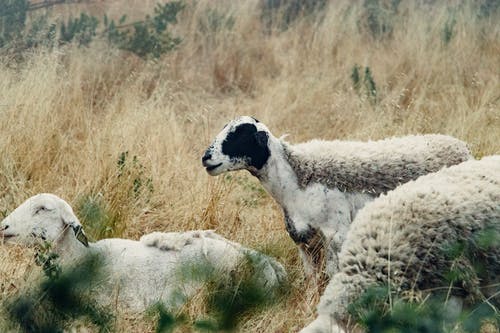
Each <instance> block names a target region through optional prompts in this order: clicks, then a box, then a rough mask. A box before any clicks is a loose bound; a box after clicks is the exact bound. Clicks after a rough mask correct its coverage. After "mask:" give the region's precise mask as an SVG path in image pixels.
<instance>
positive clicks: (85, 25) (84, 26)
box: [59, 13, 99, 46]
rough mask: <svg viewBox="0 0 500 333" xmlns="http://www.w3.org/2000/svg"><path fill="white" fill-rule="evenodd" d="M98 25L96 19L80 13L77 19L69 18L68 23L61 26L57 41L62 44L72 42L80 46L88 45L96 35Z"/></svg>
mask: <svg viewBox="0 0 500 333" xmlns="http://www.w3.org/2000/svg"><path fill="white" fill-rule="evenodd" d="M98 25H99V20H98V19H97V18H96V17H94V16H90V15H87V14H85V13H81V14H80V17H79V18H75V19H73V18H70V19H69V20H68V23H66V24H65V23H63V24H62V25H61V32H60V34H59V41H60V42H63V43H67V42H71V41H74V42H76V43H77V44H78V45H80V46H82V45H89V43H90V42H91V41H92V39H93V38H94V37H95V36H96V35H97V32H96V29H97V26H98Z"/></svg>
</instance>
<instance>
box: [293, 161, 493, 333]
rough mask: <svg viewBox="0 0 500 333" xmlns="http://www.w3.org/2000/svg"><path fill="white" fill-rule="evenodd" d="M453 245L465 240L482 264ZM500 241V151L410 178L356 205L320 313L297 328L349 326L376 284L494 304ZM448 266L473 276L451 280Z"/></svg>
mask: <svg viewBox="0 0 500 333" xmlns="http://www.w3.org/2000/svg"><path fill="white" fill-rule="evenodd" d="M485 236H488V238H487V239H489V241H485V240H484V239H485V238H484V237H485ZM481 237H482V238H483V240H482V241H481ZM457 244H468V246H469V249H470V251H472V252H471V253H473V260H474V264H478V263H481V264H483V265H484V266H483V267H484V270H478V271H476V270H475V269H474V268H473V267H474V266H473V265H472V263H471V262H470V261H469V260H470V257H468V256H467V255H460V256H457V255H455V256H450V253H449V251H448V252H447V251H446V248H450V246H454V245H457ZM499 245H500V155H497V156H492V157H487V158H483V159H482V160H479V161H478V160H472V161H468V162H464V163H462V164H459V165H456V166H452V167H449V168H445V169H442V170H440V171H439V172H437V173H434V174H429V175H426V176H423V177H421V178H419V179H417V180H416V181H411V182H408V183H406V184H404V185H402V186H400V187H399V188H397V189H395V190H394V191H391V192H388V193H387V194H386V195H382V196H381V197H379V198H378V199H376V200H374V201H373V202H371V203H368V204H367V205H366V206H365V207H364V208H363V209H361V210H360V212H359V213H358V215H357V217H356V218H355V219H354V221H353V223H352V226H351V228H350V229H349V232H348V234H347V237H346V240H345V242H344V245H343V247H342V250H341V252H340V255H339V258H340V262H339V267H340V268H339V272H338V273H336V274H335V275H334V276H333V277H332V279H331V281H330V283H329V285H328V286H327V288H326V290H325V292H324V294H323V296H322V297H321V300H320V304H319V306H318V317H317V319H316V320H315V321H313V322H312V323H311V324H310V325H309V326H307V327H306V328H304V329H303V330H302V331H301V332H302V333H320V332H332V331H333V332H335V331H341V329H346V330H350V329H352V328H353V324H352V321H353V320H352V319H353V318H350V317H349V314H348V306H349V304H352V302H353V301H355V300H356V299H357V298H359V296H360V295H361V294H362V293H363V292H364V291H365V290H367V289H368V288H369V287H371V286H377V285H378V286H390V287H391V289H392V290H399V291H400V292H404V291H405V290H413V291H414V292H415V291H417V292H424V293H425V292H427V293H429V292H431V291H433V292H436V291H438V290H442V291H443V290H444V293H447V292H451V295H454V297H455V299H458V300H459V301H460V302H458V304H460V303H464V301H465V304H466V305H467V304H468V303H473V302H477V301H481V300H484V297H487V298H489V300H488V302H489V303H490V304H491V305H495V306H497V307H498V306H499V305H500V288H499V282H500V246H499ZM452 267H454V269H455V270H458V271H461V272H468V273H469V274H471V277H470V278H468V279H464V281H457V282H455V283H453V284H452V285H450V282H447V281H446V278H445V276H446V273H447V272H450V270H451V268H452ZM487 286H488V287H487ZM424 295H425V294H424ZM350 321H351V323H350Z"/></svg>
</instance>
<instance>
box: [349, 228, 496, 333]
mask: <svg viewBox="0 0 500 333" xmlns="http://www.w3.org/2000/svg"><path fill="white" fill-rule="evenodd" d="M499 245H500V232H499V230H498V228H496V227H491V228H485V229H483V230H481V231H478V232H474V233H473V234H472V235H471V236H470V237H469V238H468V239H467V240H465V241H459V242H450V243H449V244H446V246H444V247H443V249H442V251H444V255H445V256H446V258H447V259H448V260H450V264H451V265H450V269H449V271H447V272H443V283H447V284H448V285H449V288H447V289H444V290H435V291H433V293H432V294H429V295H428V297H427V298H426V299H425V301H423V302H418V303H417V302H415V303H413V302H410V301H408V298H407V297H403V296H402V295H403V294H402V293H400V291H399V290H394V289H391V290H389V289H388V288H387V287H383V286H380V285H375V286H372V287H371V288H368V289H367V290H366V291H365V293H363V294H362V295H361V296H360V297H359V298H358V299H357V300H356V301H354V302H353V303H351V304H350V306H349V307H348V311H349V313H350V315H351V316H353V318H354V319H355V320H356V321H357V322H358V323H359V324H361V325H362V326H363V327H365V328H367V330H368V331H369V332H375V333H378V332H380V333H382V332H384V333H385V332H390V333H399V332H401V333H403V332H405V333H412V332H415V333H417V332H418V333H425V332H429V333H430V332H432V333H448V332H454V331H456V330H455V328H456V327H457V326H458V327H460V329H461V330H460V331H461V332H462V331H463V332H467V333H473V332H479V331H480V329H481V326H482V324H483V323H484V322H492V323H494V324H496V325H497V326H498V325H500V315H499V314H498V310H497V309H496V308H495V306H494V304H495V300H494V299H492V300H490V302H485V301H484V297H475V298H472V299H471V298H470V297H468V302H469V303H471V304H470V305H469V306H468V308H467V309H466V310H463V311H461V312H460V311H456V310H457V309H456V308H453V306H447V300H448V299H449V296H450V295H449V294H448V292H449V291H450V290H451V288H453V287H454V286H456V287H457V288H461V289H462V288H463V289H465V290H466V291H468V292H470V293H475V292H476V290H474V287H476V285H477V284H478V281H477V279H478V277H479V278H480V279H481V278H485V279H486V278H487V275H488V274H491V272H487V271H486V270H485V266H484V263H483V261H484V260H483V259H484V258H482V257H481V253H488V252H490V251H493V250H494V249H497V248H498V246H499ZM485 281H487V280H485ZM477 292H478V293H480V291H479V290H477ZM469 296H476V295H469ZM389 297H390V299H389ZM495 305H497V304H495Z"/></svg>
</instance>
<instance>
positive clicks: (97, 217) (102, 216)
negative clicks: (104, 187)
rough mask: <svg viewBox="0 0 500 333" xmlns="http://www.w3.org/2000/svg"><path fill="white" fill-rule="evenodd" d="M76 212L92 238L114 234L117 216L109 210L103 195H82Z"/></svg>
mask: <svg viewBox="0 0 500 333" xmlns="http://www.w3.org/2000/svg"><path fill="white" fill-rule="evenodd" d="M76 212H77V215H78V216H79V217H80V220H81V221H82V223H83V224H84V225H85V229H86V230H87V232H88V234H89V235H91V236H92V238H94V239H102V238H108V237H112V236H114V234H115V224H116V222H117V221H116V217H115V216H114V215H113V214H112V213H111V212H110V211H109V209H108V207H107V205H106V202H105V201H104V198H103V196H102V195H100V194H97V195H94V194H89V195H84V196H82V197H81V198H80V200H79V201H78V203H77V205H76Z"/></svg>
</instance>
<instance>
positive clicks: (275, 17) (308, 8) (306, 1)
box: [261, 0, 326, 30]
mask: <svg viewBox="0 0 500 333" xmlns="http://www.w3.org/2000/svg"><path fill="white" fill-rule="evenodd" d="M325 7H326V0H265V1H262V13H261V20H262V21H263V22H264V23H265V25H266V27H267V28H272V27H277V28H279V29H281V30H286V29H288V27H289V26H290V25H291V24H292V23H293V22H295V21H296V20H297V19H298V18H300V17H306V16H310V15H315V14H318V13H320V12H321V11H322V10H323V9H324V8H325Z"/></svg>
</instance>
